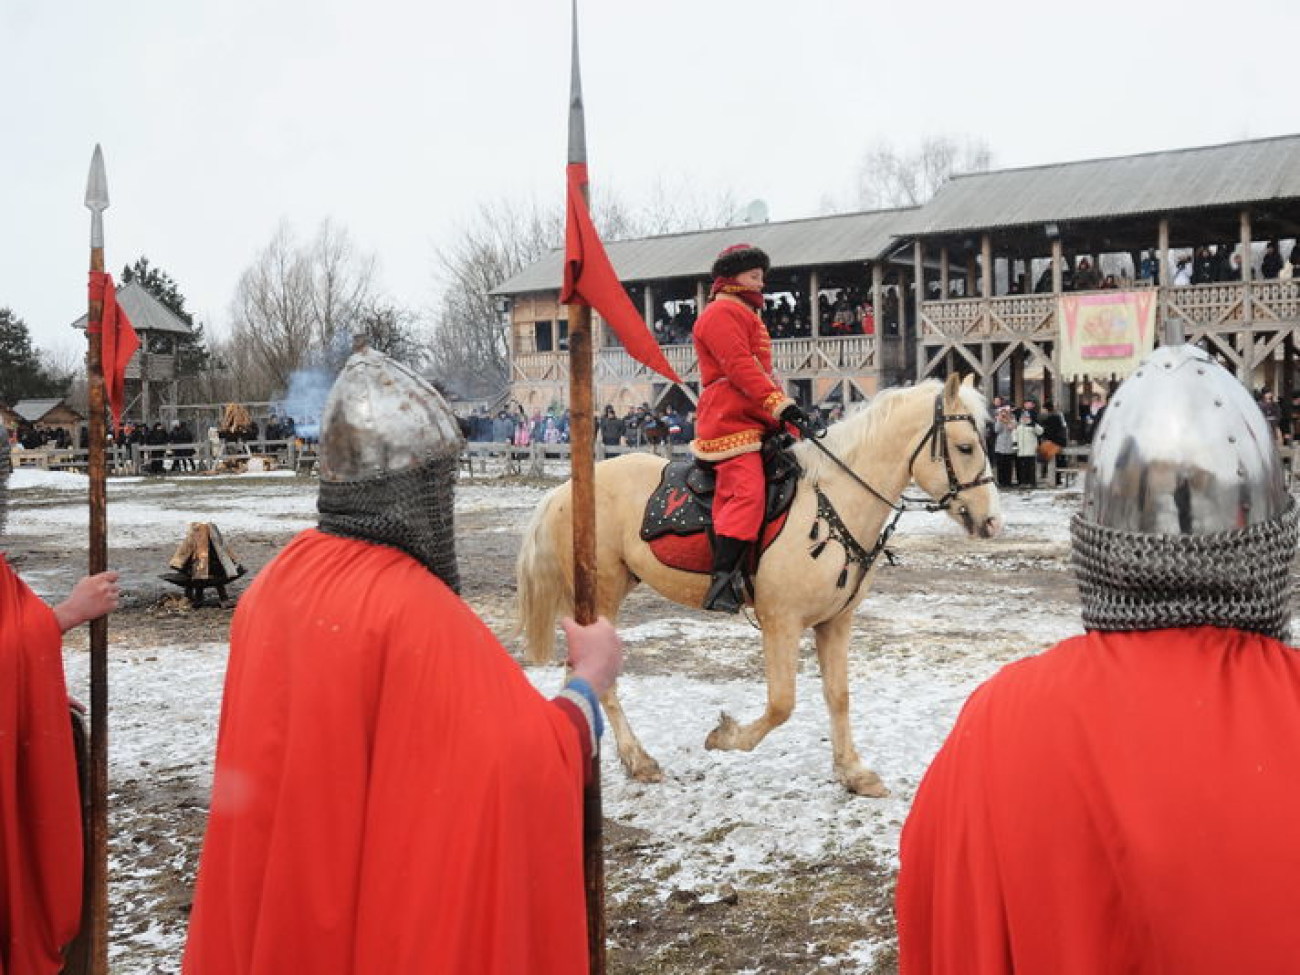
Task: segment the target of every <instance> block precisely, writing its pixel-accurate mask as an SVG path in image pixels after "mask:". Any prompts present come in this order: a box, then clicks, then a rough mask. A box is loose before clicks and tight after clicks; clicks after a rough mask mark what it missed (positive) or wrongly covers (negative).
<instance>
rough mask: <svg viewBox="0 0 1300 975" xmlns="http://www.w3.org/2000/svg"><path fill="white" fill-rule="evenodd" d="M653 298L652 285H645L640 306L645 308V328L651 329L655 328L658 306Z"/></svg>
mask: <svg viewBox="0 0 1300 975" xmlns="http://www.w3.org/2000/svg"><path fill="white" fill-rule="evenodd" d="M655 297H656V295H655V289H654V285H652V284H647V285H646V286H645V301H644V302H643V303H642V304H643V305H644V307H645V323H646V326H647V327H648V328H651V329H653V328H654V327H655V318H656V315H655V312H656V309H657V308H658V304H657V302H656V301H655ZM601 344H602V345H603V344H604V343H603V342H602V343H601Z"/></svg>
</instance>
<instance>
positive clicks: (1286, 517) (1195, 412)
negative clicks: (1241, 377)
mask: <svg viewBox="0 0 1300 975" xmlns="http://www.w3.org/2000/svg"><path fill="white" fill-rule="evenodd" d="M1071 533H1072V536H1073V561H1074V570H1075V575H1076V576H1077V578H1078V581H1079V592H1080V596H1081V598H1082V603H1083V623H1084V626H1086V627H1087V628H1088V629H1092V630H1151V629H1163V628H1169V627H1179V626H1222V627H1234V628H1237V629H1241V630H1251V631H1254V632H1257V633H1263V634H1265V635H1267V636H1271V637H1275V638H1277V639H1286V637H1287V630H1288V628H1289V626H1290V607H1289V604H1290V596H1291V591H1290V590H1291V586H1290V578H1291V562H1292V559H1293V558H1294V556H1295V552H1296V537H1297V508H1296V504H1295V502H1294V501H1293V500H1292V498H1291V496H1290V494H1289V493H1288V491H1287V488H1286V483H1285V479H1284V477H1283V472H1282V464H1281V461H1280V459H1279V457H1278V452H1277V446H1276V444H1275V443H1274V440H1273V437H1272V433H1271V431H1270V429H1269V426H1268V423H1267V421H1266V420H1265V419H1264V416H1263V414H1262V413H1261V411H1260V409H1259V406H1258V405H1257V404H1256V403H1255V401H1254V399H1253V397H1252V396H1251V395H1250V393H1249V392H1248V391H1247V390H1246V388H1245V387H1244V386H1243V385H1242V384H1241V383H1240V382H1239V381H1238V380H1237V379H1236V378H1235V377H1234V376H1233V375H1232V374H1231V373H1230V372H1228V371H1227V370H1226V369H1224V368H1223V367H1222V366H1220V365H1219V364H1218V363H1216V362H1214V360H1213V359H1211V358H1210V356H1209V355H1207V354H1206V353H1205V352H1204V351H1203V350H1201V349H1199V348H1196V347H1194V346H1190V345H1168V346H1161V347H1160V348H1158V349H1156V350H1155V351H1154V352H1153V353H1151V355H1149V356H1147V358H1146V359H1145V360H1144V361H1143V363H1142V365H1141V366H1139V367H1138V369H1137V371H1136V372H1134V373H1133V375H1132V376H1130V377H1129V378H1128V379H1126V380H1125V381H1124V383H1123V384H1122V385H1121V386H1120V387H1119V389H1118V390H1117V391H1116V393H1115V395H1114V396H1113V397H1112V398H1111V401H1110V405H1109V406H1108V407H1107V409H1106V414H1105V416H1104V418H1103V419H1102V422H1101V425H1100V427H1099V428H1098V431H1097V435H1096V437H1095V438H1094V439H1093V443H1092V458H1091V463H1090V466H1089V470H1088V474H1087V478H1086V481H1085V484H1084V490H1083V509H1082V511H1080V512H1079V514H1077V515H1076V516H1075V517H1074V520H1073V522H1072V524H1071Z"/></svg>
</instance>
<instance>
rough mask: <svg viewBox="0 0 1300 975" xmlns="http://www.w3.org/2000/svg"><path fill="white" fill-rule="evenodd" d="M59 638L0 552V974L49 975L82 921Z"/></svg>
mask: <svg viewBox="0 0 1300 975" xmlns="http://www.w3.org/2000/svg"><path fill="white" fill-rule="evenodd" d="M81 867H82V843H81V796H80V793H79V791H78V787H77V760H76V755H75V753H74V752H73V746H72V723H71V718H70V716H69V714H68V690H67V685H66V684H65V683H64V679H63V635H62V633H61V632H60V631H59V624H58V621H57V620H55V618H54V612H53V610H51V609H50V608H49V607H48V606H46V605H45V603H44V602H42V601H41V600H40V599H39V598H38V597H37V596H36V594H35V593H33V592H32V591H31V590H30V589H29V588H28V587H27V585H26V584H25V583H24V582H23V581H22V580H21V579H19V578H18V576H17V575H15V574H14V571H13V570H12V569H11V568H10V567H9V564H8V563H7V562H6V561H5V559H4V556H3V555H0V875H2V882H0V973H2V975H52V973H55V972H58V971H59V970H60V969H61V968H62V967H63V958H62V956H61V954H60V952H61V951H62V949H63V947H64V946H65V945H66V944H67V943H68V942H70V941H71V940H72V939H73V937H74V936H75V935H76V933H77V928H78V926H79V924H80V921H81Z"/></svg>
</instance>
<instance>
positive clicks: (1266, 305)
mask: <svg viewBox="0 0 1300 975" xmlns="http://www.w3.org/2000/svg"><path fill="white" fill-rule="evenodd" d="M1159 292H1160V293H1159V298H1158V307H1159V309H1160V315H1161V318H1162V320H1164V321H1168V320H1171V319H1172V320H1175V321H1181V322H1182V323H1183V327H1184V329H1185V330H1186V331H1188V332H1193V331H1198V330H1206V329H1209V330H1215V329H1224V330H1229V329H1234V328H1239V327H1241V326H1243V325H1246V324H1253V325H1254V327H1255V328H1267V327H1268V326H1269V325H1270V324H1277V325H1279V326H1286V327H1300V281H1294V280H1292V281H1276V280H1273V281H1251V282H1250V283H1249V284H1247V283H1246V282H1241V281H1233V282H1217V283H1214V284H1195V285H1186V286H1179V287H1166V288H1160V289H1159ZM1077 293H1078V292H1071V294H1077ZM1247 295H1249V298H1250V300H1249V304H1247ZM1056 328H1057V323H1056V296H1055V295H1051V294H1032V295H1003V296H1000V297H996V298H990V299H989V300H988V301H985V300H984V299H982V298H958V299H954V300H951V301H925V302H922V303H921V339H922V341H924V340H925V339H926V338H927V337H931V338H934V337H939V336H942V337H944V338H947V339H986V338H1008V339H1014V338H1017V337H1030V336H1037V337H1040V338H1050V337H1051V336H1052V334H1053V333H1054V332H1055V331H1056Z"/></svg>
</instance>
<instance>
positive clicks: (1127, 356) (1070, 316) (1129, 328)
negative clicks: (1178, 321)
mask: <svg viewBox="0 0 1300 975" xmlns="http://www.w3.org/2000/svg"><path fill="white" fill-rule="evenodd" d="M1156 294H1157V291H1156V289H1155V288H1150V289H1143V290H1141V291H1106V292H1102V293H1100V294H1098V293H1095V292H1094V293H1091V294H1082V295H1062V296H1061V299H1060V305H1059V307H1058V308H1057V321H1058V322H1060V346H1059V355H1058V356H1057V362H1058V363H1059V364H1060V367H1061V375H1062V376H1063V377H1065V378H1066V379H1071V378H1080V377H1085V376H1087V377H1090V378H1094V379H1105V378H1107V377H1109V376H1120V377H1123V376H1127V375H1128V374H1129V373H1130V372H1132V371H1133V370H1134V369H1136V368H1137V365H1138V363H1139V362H1141V361H1142V358H1143V356H1145V355H1146V354H1147V353H1148V352H1150V351H1151V350H1152V348H1154V347H1155V338H1156Z"/></svg>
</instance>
